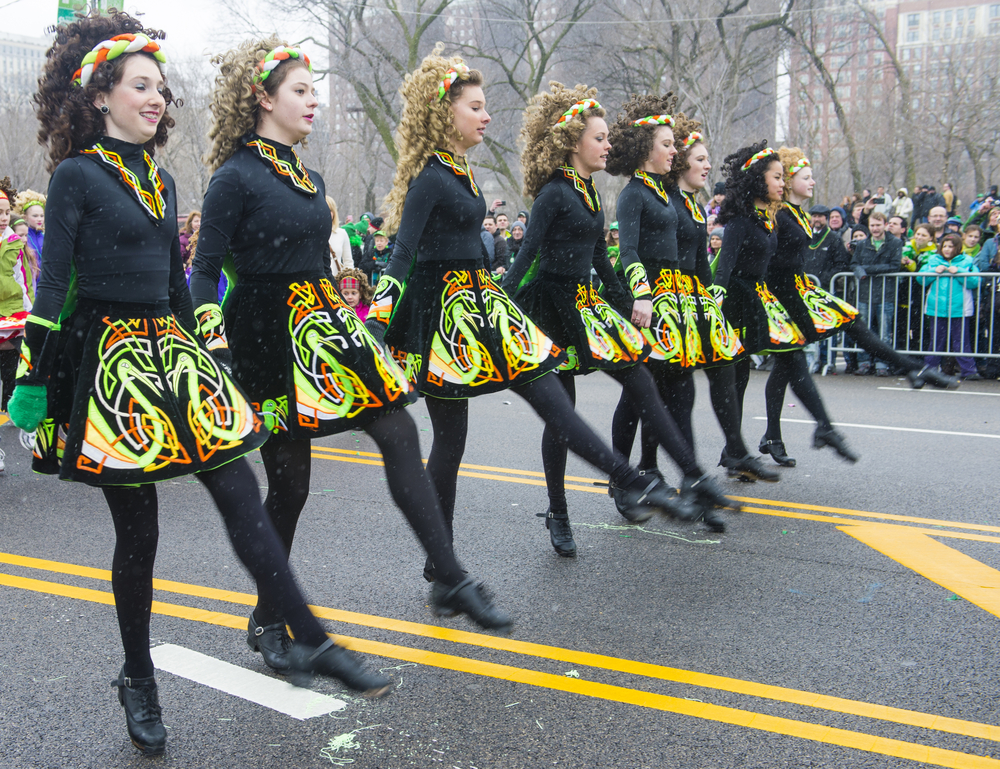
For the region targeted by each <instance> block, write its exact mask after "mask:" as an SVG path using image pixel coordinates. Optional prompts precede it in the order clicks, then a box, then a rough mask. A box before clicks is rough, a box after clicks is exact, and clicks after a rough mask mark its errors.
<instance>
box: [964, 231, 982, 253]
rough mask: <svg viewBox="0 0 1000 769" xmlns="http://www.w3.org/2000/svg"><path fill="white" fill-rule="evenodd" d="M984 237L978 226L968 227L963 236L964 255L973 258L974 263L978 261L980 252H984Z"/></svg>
mask: <svg viewBox="0 0 1000 769" xmlns="http://www.w3.org/2000/svg"><path fill="white" fill-rule="evenodd" d="M982 237H983V231H982V229H981V228H980V226H979V225H978V224H970V225H968V226H967V227H966V228H965V232H964V233H963V234H962V253H963V254H965V255H966V256H970V257H972V260H973V261H975V260H976V257H977V256H979V252H980V250H982V243H981V242H980V241H981V240H982Z"/></svg>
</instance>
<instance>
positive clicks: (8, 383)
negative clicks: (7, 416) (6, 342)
mask: <svg viewBox="0 0 1000 769" xmlns="http://www.w3.org/2000/svg"><path fill="white" fill-rule="evenodd" d="M13 344H14V349H12V350H0V386H2V394H0V411H6V410H7V401H9V400H10V396H11V395H13V394H14V379H15V378H16V376H17V364H18V363H19V362H20V360H21V340H20V339H17V340H15V341H14V343H13Z"/></svg>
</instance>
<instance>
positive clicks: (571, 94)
mask: <svg viewBox="0 0 1000 769" xmlns="http://www.w3.org/2000/svg"><path fill="white" fill-rule="evenodd" d="M596 98H597V89H596V88H588V87H587V86H585V85H576V86H574V87H573V88H567V87H566V86H564V85H563V84H562V83H558V82H556V81H555V80H551V81H549V92H548V93H544V92H543V93H539V94H536V95H535V96H533V97H531V101H530V102H528V108H527V109H526V110H525V111H524V124H523V125H522V126H521V142H522V143H523V144H524V150H523V151H522V152H521V169H522V171H523V172H524V195H525V197H527V198H534V197H535V196H536V195H537V194H538V193H539V191H540V190H541V189H542V187H544V186H545V184H546V183H547V182H548V181H549V179H551V178H552V174H553V173H555V170H556V169H557V168H559V166H564V165H566V163H568V162H569V155H570V153H571V152H572V151H573V150H574V148H575V147H576V145H577V144H578V143H579V141H580V137H581V136H583V132H584V131H586V130H587V121H588V120H590V118H592V117H604V115H605V112H604V108H603V107H598V108H595V109H586V110H583V111H582V112H581V113H580V114H578V115H574V116H573V117H572V118H570V119H569V120H566V121H564V122H562V123H559V125H556V121H558V120H559V118H561V117H562V115H563V113H564V112H566V111H567V110H568V109H569V108H570V107H572V106H573V105H574V104H576V103H577V102H581V101H583V100H584V99H596Z"/></svg>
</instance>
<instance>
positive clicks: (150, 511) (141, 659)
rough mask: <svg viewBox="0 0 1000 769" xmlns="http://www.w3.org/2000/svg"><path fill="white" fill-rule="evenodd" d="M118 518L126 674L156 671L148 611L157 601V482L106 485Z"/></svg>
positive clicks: (114, 584) (115, 586)
mask: <svg viewBox="0 0 1000 769" xmlns="http://www.w3.org/2000/svg"><path fill="white" fill-rule="evenodd" d="M101 490H102V491H103V492H104V498H105V499H106V500H107V502H108V507H109V508H110V509H111V518H112V520H113V521H114V523H115V554H114V558H113V560H112V563H111V589H112V591H113V592H114V594H115V610H116V611H117V613H118V630H119V632H120V633H121V637H122V648H123V649H124V650H125V675H126V676H127V677H130V678H148V677H149V676H152V675H153V659H152V657H150V655H149V616H150V613H151V610H152V606H153V562H154V561H155V560H156V543H157V539H158V538H159V526H158V522H157V504H156V487H155V486H154V485H153V484H147V485H144V486H104V487H103V488H102V489H101Z"/></svg>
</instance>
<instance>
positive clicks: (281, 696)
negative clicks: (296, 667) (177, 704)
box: [150, 644, 347, 721]
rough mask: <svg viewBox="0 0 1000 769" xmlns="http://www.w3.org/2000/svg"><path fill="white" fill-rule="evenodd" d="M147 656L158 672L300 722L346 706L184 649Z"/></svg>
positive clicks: (159, 650) (156, 651)
mask: <svg viewBox="0 0 1000 769" xmlns="http://www.w3.org/2000/svg"><path fill="white" fill-rule="evenodd" d="M150 653H151V654H152V655H153V664H154V665H155V666H156V667H157V668H158V669H159V670H164V671H166V672H167V673H173V674H174V675H175V676H180V677H181V678H186V679H188V680H189V681H194V682H195V683H197V684H202V685H203V686H208V687H211V688H212V689H218V690H219V691H222V692H225V693H226V694H231V695H233V696H234V697H240V698H241V699H244V700H249V701H250V702H256V703H257V704H258V705H263V706H264V707H265V708H270V709H271V710H277V711H278V712H279V713H284V714H285V715H288V716H291V717H292V718H297V719H298V720H299V721H305V720H306V719H307V718H314V717H315V716H322V715H326V714H327V713H332V712H334V711H336V710H344V709H345V708H346V707H347V703H346V702H344V701H343V700H338V699H335V698H333V697H328V696H326V695H325V694H318V693H317V692H314V691H310V690H309V689H301V688H299V687H298V686H293V685H292V684H290V683H288V682H286V681H279V680H278V679H275V678H270V677H269V676H265V675H262V674H260V673H255V672H254V671H252V670H244V669H243V668H240V667H237V666H236V665H230V664H229V663H228V662H223V661H222V660H217V659H215V658H214V657H209V656H207V655H205V654H201V653H199V652H196V651H193V650H191V649H185V648H184V647H183V646H176V645H174V644H162V645H161V646H157V647H155V648H153V649H151V650H150Z"/></svg>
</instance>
